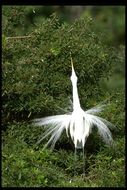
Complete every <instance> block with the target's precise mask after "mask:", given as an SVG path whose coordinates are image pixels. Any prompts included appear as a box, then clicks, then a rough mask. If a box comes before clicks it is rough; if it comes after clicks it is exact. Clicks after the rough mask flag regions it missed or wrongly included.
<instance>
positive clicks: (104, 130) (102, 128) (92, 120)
mask: <svg viewBox="0 0 127 190" xmlns="http://www.w3.org/2000/svg"><path fill="white" fill-rule="evenodd" d="M84 117H85V119H86V120H87V122H88V123H89V125H90V126H96V127H97V128H98V132H99V134H100V136H102V138H103V140H104V141H105V142H106V143H107V144H111V143H112V141H113V139H112V135H111V132H110V130H109V129H108V127H114V125H113V124H112V123H110V122H109V121H107V120H106V119H103V118H101V117H98V116H95V115H91V114H88V113H86V112H85V113H84ZM107 126H108V127H107Z"/></svg>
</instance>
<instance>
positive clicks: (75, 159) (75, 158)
mask: <svg viewBox="0 0 127 190" xmlns="http://www.w3.org/2000/svg"><path fill="white" fill-rule="evenodd" d="M76 161H77V149H76V147H75V157H74V162H75V163H74V175H76Z"/></svg>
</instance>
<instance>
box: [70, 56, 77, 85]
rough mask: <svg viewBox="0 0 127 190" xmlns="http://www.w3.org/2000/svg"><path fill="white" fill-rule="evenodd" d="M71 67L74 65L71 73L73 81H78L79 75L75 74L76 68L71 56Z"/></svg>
mask: <svg viewBox="0 0 127 190" xmlns="http://www.w3.org/2000/svg"><path fill="white" fill-rule="evenodd" d="M71 67H72V74H71V77H70V79H71V82H72V83H73V82H77V76H76V74H75V70H74V66H73V60H72V57H71Z"/></svg>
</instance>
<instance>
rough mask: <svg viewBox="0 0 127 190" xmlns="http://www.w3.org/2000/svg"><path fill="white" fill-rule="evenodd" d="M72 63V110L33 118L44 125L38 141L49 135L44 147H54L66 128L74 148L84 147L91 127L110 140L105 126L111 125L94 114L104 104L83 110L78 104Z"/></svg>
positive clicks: (108, 131)
mask: <svg viewBox="0 0 127 190" xmlns="http://www.w3.org/2000/svg"><path fill="white" fill-rule="evenodd" d="M71 64H72V75H71V82H72V92H73V111H72V112H69V113H67V114H63V115H55V116H49V117H45V118H40V119H35V120H34V124H35V125H38V126H42V125H44V126H46V129H47V130H46V131H45V133H44V134H43V136H42V138H41V139H40V140H39V141H38V143H40V142H41V141H42V140H43V139H44V138H46V137H47V136H48V135H51V137H50V139H49V141H48V142H47V144H46V145H45V146H44V148H45V147H46V146H47V145H49V144H51V143H52V147H54V145H55V143H56V141H57V140H58V139H59V138H60V136H61V134H62V132H63V130H64V129H65V130H66V134H67V136H68V137H69V134H70V136H71V139H72V141H73V143H74V146H75V149H84V146H85V142H86V140H87V137H88V136H89V134H90V133H91V131H92V128H93V127H97V128H98V132H99V134H100V136H102V137H103V140H104V141H105V142H106V143H108V144H110V143H111V142H112V135H111V132H110V130H109V129H108V127H107V126H109V127H111V126H113V125H112V124H111V123H110V122H108V121H107V120H105V119H103V118H100V117H98V116H95V115H94V114H96V113H99V112H101V111H102V109H103V108H104V106H105V105H99V106H96V107H94V108H91V109H89V110H87V111H84V110H83V109H82V108H81V106H80V100H79V97H78V89H77V76H76V74H75V71H74V67H73V62H72V58H71Z"/></svg>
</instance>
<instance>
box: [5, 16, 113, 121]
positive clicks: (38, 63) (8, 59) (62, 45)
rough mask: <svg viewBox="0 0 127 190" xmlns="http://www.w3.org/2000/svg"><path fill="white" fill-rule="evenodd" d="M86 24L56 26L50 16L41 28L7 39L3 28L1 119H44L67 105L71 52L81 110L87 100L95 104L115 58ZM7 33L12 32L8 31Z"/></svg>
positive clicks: (79, 21)
mask: <svg viewBox="0 0 127 190" xmlns="http://www.w3.org/2000/svg"><path fill="white" fill-rule="evenodd" d="M10 16H12V15H10ZM12 23H13V21H12ZM91 26H92V20H91V19H80V20H77V21H75V22H74V23H73V24H72V25H68V24H62V25H60V24H59V20H58V19H57V18H56V17H55V16H54V15H53V16H52V17H51V18H49V19H46V20H42V24H41V26H38V27H36V29H35V30H33V32H32V34H31V35H30V36H28V37H27V36H26V37H25V38H22V37H21V38H20V37H16V36H13V37H14V38H11V37H10V38H9V37H8V36H7V35H8V31H7V30H6V29H5V31H4V33H3V34H4V40H3V65H2V67H3V73H2V74H3V76H2V77H3V89H2V90H3V94H2V96H3V121H7V120H14V119H16V118H17V119H18V120H19V119H22V118H28V117H29V116H30V115H31V117H33V116H34V117H35V115H36V114H41V116H44V115H47V114H53V113H56V110H58V109H57V107H66V105H67V103H66V102H67V99H68V96H71V82H70V80H69V77H70V75H71V67H70V66H71V65H70V52H71V53H72V57H73V60H74V66H75V70H76V72H77V75H78V78H79V84H80V86H79V94H80V98H81V102H83V103H84V105H83V106H84V107H88V105H87V101H89V99H92V97H94V101H95V100H96V101H99V100H100V97H101V96H102V95H104V94H103V93H102V91H101V90H100V87H99V81H100V80H101V79H102V78H103V77H104V76H106V77H108V75H109V73H110V72H111V65H112V64H113V62H115V60H116V55H115V54H113V52H112V54H111V53H110V51H111V50H110V51H109V49H107V48H106V47H105V45H104V44H103V43H101V40H100V39H99V38H98V36H97V35H96V34H95V33H94V32H93V31H91ZM12 32H13V33H15V32H14V31H13V28H12ZM13 35H14V34H13ZM15 35H16V34H15ZM63 84H64V85H63ZM86 100H87V101H86Z"/></svg>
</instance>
